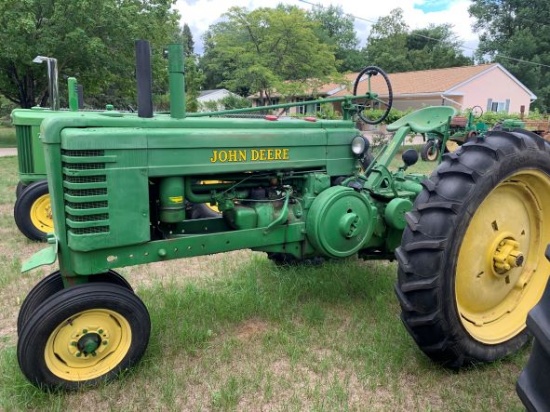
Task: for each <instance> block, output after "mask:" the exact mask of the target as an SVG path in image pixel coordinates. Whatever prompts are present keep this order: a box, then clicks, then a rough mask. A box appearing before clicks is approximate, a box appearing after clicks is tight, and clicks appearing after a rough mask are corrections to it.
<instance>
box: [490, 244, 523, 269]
mask: <svg viewBox="0 0 550 412" xmlns="http://www.w3.org/2000/svg"><path fill="white" fill-rule="evenodd" d="M524 260H525V258H524V256H523V253H522V252H521V251H520V250H519V242H516V241H515V240H514V239H512V238H505V239H503V240H502V241H500V242H499V243H498V246H497V247H496V249H495V251H494V254H493V269H494V271H495V273H497V274H498V275H506V274H507V272H508V271H509V270H511V269H512V268H516V267H520V266H522V265H523V261H524ZM506 276H507V275H506Z"/></svg>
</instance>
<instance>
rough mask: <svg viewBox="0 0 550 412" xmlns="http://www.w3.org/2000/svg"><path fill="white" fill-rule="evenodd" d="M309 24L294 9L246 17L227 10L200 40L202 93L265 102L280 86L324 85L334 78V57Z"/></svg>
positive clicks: (244, 12) (244, 13)
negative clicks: (220, 91)
mask: <svg viewBox="0 0 550 412" xmlns="http://www.w3.org/2000/svg"><path fill="white" fill-rule="evenodd" d="M315 27H316V25H315V23H314V22H312V21H311V19H308V18H307V16H306V14H305V12H304V11H302V10H301V9H299V8H297V7H283V6H279V7H277V8H274V9H270V8H259V9H256V10H253V11H247V10H246V9H244V8H239V7H233V8H231V9H230V10H229V12H227V13H226V14H224V15H223V21H222V22H220V23H217V24H215V25H213V26H211V27H210V30H209V31H208V33H207V34H206V35H205V53H204V56H203V57H202V59H201V62H200V65H201V67H202V68H203V70H204V71H205V72H206V73H210V74H208V75H207V79H206V84H205V88H212V87H220V86H223V87H226V88H227V89H229V90H231V91H233V92H236V93H238V94H240V95H248V94H254V93H259V94H260V96H261V97H262V98H264V99H266V100H269V97H270V95H271V93H272V91H273V90H275V89H280V88H281V87H282V86H283V84H284V81H286V80H298V81H304V80H306V79H310V78H316V79H319V80H320V81H326V79H327V78H328V76H330V75H331V74H333V73H335V72H336V67H335V65H336V61H335V58H334V53H333V52H332V49H331V47H330V46H329V45H327V44H323V43H322V42H320V41H319V39H318V37H317V36H316V34H315Z"/></svg>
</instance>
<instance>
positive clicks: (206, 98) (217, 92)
mask: <svg viewBox="0 0 550 412" xmlns="http://www.w3.org/2000/svg"><path fill="white" fill-rule="evenodd" d="M228 96H236V97H240V96H238V95H237V94H235V93H232V92H230V91H229V90H227V89H214V90H203V91H201V93H200V95H199V97H198V98H197V101H198V102H199V111H206V107H205V103H208V102H219V103H218V105H217V108H216V110H223V108H224V107H223V105H222V104H221V101H222V100H223V99H224V98H225V97H228Z"/></svg>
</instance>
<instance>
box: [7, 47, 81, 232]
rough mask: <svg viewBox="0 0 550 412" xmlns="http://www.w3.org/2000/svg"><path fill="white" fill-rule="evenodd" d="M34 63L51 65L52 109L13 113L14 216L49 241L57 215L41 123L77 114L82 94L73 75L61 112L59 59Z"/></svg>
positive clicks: (38, 59) (23, 227)
mask: <svg viewBox="0 0 550 412" xmlns="http://www.w3.org/2000/svg"><path fill="white" fill-rule="evenodd" d="M33 62H35V63H46V64H47V67H48V84H49V97H50V108H42V107H33V108H32V109H15V110H14V111H13V112H12V114H11V117H12V122H13V124H14V125H15V133H16V140H17V157H18V163H19V183H18V184H17V188H16V190H15V195H16V198H17V200H16V203H15V206H14V211H13V215H14V219H15V223H16V225H17V227H18V228H19V230H20V231H21V233H23V234H24V235H25V236H26V237H27V238H29V239H31V240H45V239H46V235H47V233H48V232H51V231H53V218H52V213H51V206H50V196H49V193H48V182H47V180H46V162H45V159H44V151H43V149H42V144H41V143H40V125H41V123H42V121H43V120H44V119H46V118H47V117H50V116H56V115H58V114H60V113H64V114H68V115H77V112H78V109H79V103H80V102H79V99H80V96H81V94H80V95H79V92H78V90H79V86H78V84H77V81H76V79H75V78H73V77H70V78H69V79H68V91H69V96H68V97H69V98H68V102H69V109H68V110H65V111H63V112H61V111H60V107H59V93H58V83H57V60H56V59H54V58H51V57H44V56H37V57H36V58H35V59H34V60H33Z"/></svg>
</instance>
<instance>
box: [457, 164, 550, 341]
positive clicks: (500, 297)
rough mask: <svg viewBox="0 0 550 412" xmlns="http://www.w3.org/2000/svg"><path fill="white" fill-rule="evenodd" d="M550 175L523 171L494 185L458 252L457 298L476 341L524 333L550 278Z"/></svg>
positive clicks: (465, 323) (475, 214) (465, 325)
mask: <svg viewBox="0 0 550 412" xmlns="http://www.w3.org/2000/svg"><path fill="white" fill-rule="evenodd" d="M549 216H550V177H549V176H547V175H546V174H544V173H542V172H540V171H536V170H522V171H520V172H518V173H516V174H514V175H512V176H510V177H509V178H508V179H507V180H505V181H503V182H501V183H499V184H498V186H496V187H495V188H494V189H493V190H492V191H491V192H490V193H489V195H488V196H487V197H486V198H485V199H484V200H483V202H482V203H481V205H480V206H479V207H478V208H477V209H476V210H475V212H474V215H473V217H472V219H471V221H470V223H469V225H468V228H467V229H466V233H465V235H464V237H463V239H462V245H461V246H460V249H459V254H458V259H457V266H456V277H455V299H456V306H457V310H458V312H459V315H460V320H461V322H462V325H463V326H464V328H465V329H466V330H467V332H468V333H469V334H470V335H471V336H472V337H473V338H474V339H476V340H477V341H479V342H482V343H484V344H488V345H495V344H499V343H503V342H506V341H508V340H510V339H512V338H513V337H515V336H516V335H518V334H519V333H521V332H522V331H523V330H524V329H525V322H526V319H527V314H528V312H529V311H530V310H531V308H532V307H533V306H534V305H535V304H536V303H537V302H538V301H539V299H540V297H541V296H542V293H543V291H544V286H545V285H546V282H547V281H548V277H549V274H550V262H548V261H547V260H546V258H545V256H544V251H545V248H546V245H547V243H548V239H550V224H549V222H548V218H549Z"/></svg>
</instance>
